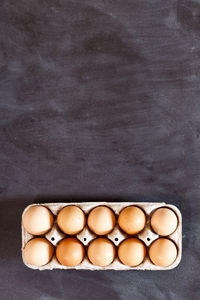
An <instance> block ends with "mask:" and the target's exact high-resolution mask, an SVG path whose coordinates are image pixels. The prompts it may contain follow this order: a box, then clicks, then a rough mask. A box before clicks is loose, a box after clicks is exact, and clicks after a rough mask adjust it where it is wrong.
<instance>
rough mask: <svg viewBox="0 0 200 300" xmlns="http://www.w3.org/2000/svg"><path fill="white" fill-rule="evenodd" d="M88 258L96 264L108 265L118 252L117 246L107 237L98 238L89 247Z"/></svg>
mask: <svg viewBox="0 0 200 300" xmlns="http://www.w3.org/2000/svg"><path fill="white" fill-rule="evenodd" d="M87 254H88V258H89V260H90V262H91V263H92V264H93V265H95V266H101V267H106V266H108V265H110V264H111V263H112V262H113V260H114V258H115V254H116V250H115V246H114V245H113V243H112V242H111V241H109V240H108V239H106V238H97V239H96V240H94V241H92V242H91V243H90V245H89V247H88V252H87Z"/></svg>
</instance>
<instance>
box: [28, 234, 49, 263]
mask: <svg viewBox="0 0 200 300" xmlns="http://www.w3.org/2000/svg"><path fill="white" fill-rule="evenodd" d="M53 254H54V247H53V245H52V244H51V243H50V242H49V241H47V240H46V239H45V238H33V239H32V240H30V241H28V243H27V244H26V245H25V247H24V249H23V258H24V261H25V262H26V263H27V264H29V265H33V266H44V265H46V264H47V263H48V262H50V260H51V259H52V257H53Z"/></svg>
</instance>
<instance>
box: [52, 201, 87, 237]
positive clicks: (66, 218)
mask: <svg viewBox="0 0 200 300" xmlns="http://www.w3.org/2000/svg"><path fill="white" fill-rule="evenodd" d="M85 222H86V219H85V214H84V212H83V211H82V209H80V208H79V207H78V206H75V205H69V206H65V207H64V208H63V209H62V210H61V211H60V212H59V214H58V217H57V224H58V226H59V227H60V229H61V230H62V231H63V232H64V233H66V234H69V235H74V234H77V233H79V232H80V231H81V230H83V228H84V226H85Z"/></svg>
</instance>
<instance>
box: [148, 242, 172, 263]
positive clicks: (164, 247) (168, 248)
mask: <svg viewBox="0 0 200 300" xmlns="http://www.w3.org/2000/svg"><path fill="white" fill-rule="evenodd" d="M149 257H150V259H151V261H152V262H153V263H154V264H155V265H157V266H160V267H169V266H170V265H171V264H173V262H174V261H175V259H176V257H177V248H176V246H175V244H174V243H173V242H172V241H171V240H169V239H166V238H158V239H157V240H156V241H154V242H153V243H152V245H151V246H150V248H149Z"/></svg>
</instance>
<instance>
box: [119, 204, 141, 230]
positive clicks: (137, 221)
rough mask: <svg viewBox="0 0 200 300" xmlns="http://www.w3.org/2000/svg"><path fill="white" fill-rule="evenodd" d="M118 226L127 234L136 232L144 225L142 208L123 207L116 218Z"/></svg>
mask: <svg viewBox="0 0 200 300" xmlns="http://www.w3.org/2000/svg"><path fill="white" fill-rule="evenodd" d="M118 223H119V227H120V228H121V229H122V230H123V231H124V232H126V233H128V234H136V233H138V232H140V231H142V229H143V228H144V226H145V223H146V216H145V213H144V212H143V210H142V209H141V208H139V207H137V206H128V207H126V208H124V209H123V210H122V211H121V212H120V214H119V218H118Z"/></svg>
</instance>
